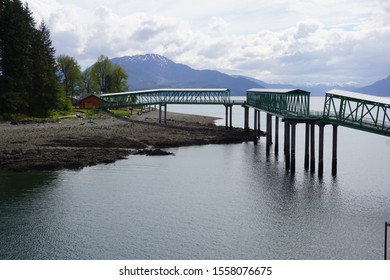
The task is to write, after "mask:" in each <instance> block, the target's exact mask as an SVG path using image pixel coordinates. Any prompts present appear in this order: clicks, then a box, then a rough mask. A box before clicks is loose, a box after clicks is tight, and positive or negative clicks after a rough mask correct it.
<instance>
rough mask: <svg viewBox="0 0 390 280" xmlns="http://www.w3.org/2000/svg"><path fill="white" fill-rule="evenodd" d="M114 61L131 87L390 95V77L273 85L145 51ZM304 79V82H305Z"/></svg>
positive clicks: (243, 92) (236, 91)
mask: <svg viewBox="0 0 390 280" xmlns="http://www.w3.org/2000/svg"><path fill="white" fill-rule="evenodd" d="M111 61H112V63H113V64H116V65H119V66H121V67H123V68H124V69H125V70H126V72H127V73H128V75H129V79H128V84H129V86H130V88H131V90H143V89H155V88H228V89H230V92H231V94H232V95H233V96H242V95H245V94H246V90H247V89H250V88H300V89H303V90H306V91H309V92H311V93H312V95H323V94H325V92H326V91H328V90H330V89H334V88H337V89H343V90H349V91H356V92H360V93H366V94H371V95H378V96H389V97H390V90H389V89H390V76H389V77H387V78H386V79H383V80H381V81H378V82H376V83H374V84H372V85H369V86H366V87H362V88H357V87H351V86H337V85H299V86H297V85H291V84H270V83H266V82H264V81H261V80H257V79H254V78H250V77H244V76H231V75H227V74H225V73H221V72H219V71H215V70H196V69H193V68H191V67H189V66H187V65H184V64H180V63H175V62H173V61H172V60H170V59H168V58H166V57H164V56H161V55H158V54H145V55H134V56H124V57H117V58H113V59H111ZM303 82H304V81H303Z"/></svg>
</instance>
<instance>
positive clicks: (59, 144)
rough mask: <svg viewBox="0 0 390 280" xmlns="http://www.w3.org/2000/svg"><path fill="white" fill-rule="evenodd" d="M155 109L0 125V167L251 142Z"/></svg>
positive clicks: (38, 166)
mask: <svg viewBox="0 0 390 280" xmlns="http://www.w3.org/2000/svg"><path fill="white" fill-rule="evenodd" d="M158 115H159V112H158V111H151V112H148V113H144V114H142V115H133V116H132V117H131V118H116V117H113V116H110V115H107V116H105V117H104V118H99V119H86V118H70V119H63V120H61V121H59V122H27V123H20V122H19V123H14V124H11V123H10V122H3V123H0V170H2V171H29V170H60V169H80V168H83V167H86V166H91V165H96V164H101V163H111V162H114V161H116V160H118V159H123V158H126V157H127V156H129V155H132V154H144V155H165V154H167V153H165V152H164V151H163V150H162V149H164V148H169V147H180V146H189V145H205V144H229V143H242V142H244V141H253V133H249V134H245V132H244V130H243V129H241V128H233V129H232V130H227V129H226V128H225V127H222V126H216V125H214V121H215V118H212V117H205V116H196V115H186V114H178V113H171V112H168V114H167V124H159V123H158Z"/></svg>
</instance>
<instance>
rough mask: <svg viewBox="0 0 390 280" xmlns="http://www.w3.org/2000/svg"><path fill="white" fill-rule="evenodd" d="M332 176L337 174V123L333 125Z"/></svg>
mask: <svg viewBox="0 0 390 280" xmlns="http://www.w3.org/2000/svg"><path fill="white" fill-rule="evenodd" d="M332 144H333V145H332V176H336V175H337V125H333V143H332Z"/></svg>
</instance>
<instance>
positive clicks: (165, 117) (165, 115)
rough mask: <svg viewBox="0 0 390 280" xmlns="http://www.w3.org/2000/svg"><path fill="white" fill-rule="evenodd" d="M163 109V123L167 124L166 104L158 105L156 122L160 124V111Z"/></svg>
mask: <svg viewBox="0 0 390 280" xmlns="http://www.w3.org/2000/svg"><path fill="white" fill-rule="evenodd" d="M163 107H164V123H165V124H166V123H167V104H159V112H158V121H159V123H162V109H163Z"/></svg>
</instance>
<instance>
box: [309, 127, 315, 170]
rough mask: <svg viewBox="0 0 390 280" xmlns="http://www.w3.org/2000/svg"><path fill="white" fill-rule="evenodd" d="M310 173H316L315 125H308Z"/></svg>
mask: <svg viewBox="0 0 390 280" xmlns="http://www.w3.org/2000/svg"><path fill="white" fill-rule="evenodd" d="M310 172H311V173H314V172H316V148H315V124H314V123H312V124H311V125H310Z"/></svg>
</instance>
